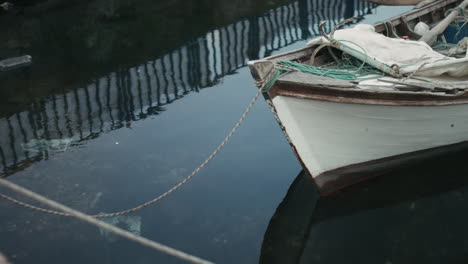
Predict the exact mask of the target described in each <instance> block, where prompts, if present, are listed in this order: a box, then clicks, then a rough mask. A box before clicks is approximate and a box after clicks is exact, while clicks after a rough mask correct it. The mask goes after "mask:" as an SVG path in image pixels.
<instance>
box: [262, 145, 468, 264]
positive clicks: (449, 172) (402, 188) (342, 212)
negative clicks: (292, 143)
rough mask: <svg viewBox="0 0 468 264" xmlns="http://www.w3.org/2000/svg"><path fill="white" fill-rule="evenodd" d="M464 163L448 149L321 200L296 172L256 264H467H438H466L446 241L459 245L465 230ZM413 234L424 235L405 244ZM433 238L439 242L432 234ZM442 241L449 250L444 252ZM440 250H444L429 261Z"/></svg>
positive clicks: (467, 151)
mask: <svg viewBox="0 0 468 264" xmlns="http://www.w3.org/2000/svg"><path fill="white" fill-rule="evenodd" d="M467 157H468V148H462V147H460V148H457V147H453V148H452V151H451V152H450V153H447V152H444V154H442V155H434V156H432V157H429V158H428V159H426V160H425V162H419V163H413V164H412V165H409V166H405V167H398V168H395V170H393V171H391V172H388V173H386V174H385V175H382V176H381V177H375V178H373V179H371V180H368V181H365V182H361V183H359V184H355V185H353V186H350V187H348V188H345V189H342V190H341V191H339V192H336V193H335V195H332V196H327V197H320V195H319V193H318V190H317V187H316V186H315V183H314V182H313V180H312V178H311V177H309V175H308V174H307V173H306V172H305V171H301V173H300V174H299V175H298V176H297V178H296V179H295V180H294V182H293V183H292V184H291V186H290V188H289V190H288V193H287V194H286V196H285V198H284V199H283V201H282V202H281V204H280V205H279V206H278V208H277V209H276V212H275V214H274V215H273V216H272V218H271V220H270V223H269V225H268V228H267V230H266V232H265V235H264V240H263V244H262V252H261V257H260V263H268V264H275V263H278V264H279V263H281V264H288V263H301V264H302V263H315V262H317V263H345V262H342V261H343V260H344V259H346V260H347V261H346V262H348V263H362V264H366V263H385V260H384V261H380V262H376V260H377V259H378V260H380V258H387V260H391V259H394V258H398V260H399V261H398V262H393V263H466V262H463V261H454V262H451V261H448V262H446V261H442V260H443V259H446V260H448V259H452V260H454V259H455V260H462V259H463V258H464V257H465V259H464V260H466V252H465V251H466V250H464V249H462V245H460V244H455V241H452V240H450V239H449V238H453V239H454V240H463V237H464V236H463V234H465V233H466V232H467V230H468V229H466V228H465V224H463V222H466V219H467V218H468V215H465V214H464V212H465V211H466V210H465V209H464V208H466V206H464V205H465V202H464V201H465V199H466V197H467V196H468V190H467V186H468V163H467V162H466V159H467ZM442 177H443V179H441V178H442ZM436 197H437V198H436ZM446 211H447V212H446ZM454 211H455V212H454ZM444 213H450V214H455V215H457V217H456V218H454V217H453V216H452V215H445V214H444ZM381 226H383V227H385V228H378V227H381ZM370 230H372V232H371V231H370ZM415 230H424V232H423V233H421V234H420V235H419V236H411V234H413V233H414V232H415ZM438 230H443V231H441V232H444V234H445V236H442V237H441V236H436V235H434V234H433V233H436V232H438ZM356 232H357V233H359V232H361V234H360V235H358V236H355V233H356ZM424 235H425V237H423V236H424ZM432 235H434V236H433V237H432ZM440 239H442V240H440ZM349 240H352V241H353V242H352V243H348V242H349ZM422 240H425V242H424V243H420V242H421V241H422ZM439 240H440V241H439ZM448 240H449V242H453V243H454V245H452V246H453V247H452V248H449V249H448V252H445V251H444V250H446V248H447V245H445V244H444V243H447V241H448ZM459 242H460V241H459ZM439 244H444V246H445V247H440V249H441V250H434V251H433V252H432V254H427V252H428V250H430V249H433V248H437V247H439V246H441V245H439ZM462 244H463V243H462ZM356 247H358V248H360V249H361V250H360V251H356ZM372 250H375V253H371V252H372ZM337 252H339V254H338V253H337ZM365 252H368V253H365ZM408 252H411V254H408ZM415 258H416V259H417V260H420V261H416V262H414V261H415V260H416V259H415ZM318 259H320V261H319V260H318ZM313 260H316V261H313Z"/></svg>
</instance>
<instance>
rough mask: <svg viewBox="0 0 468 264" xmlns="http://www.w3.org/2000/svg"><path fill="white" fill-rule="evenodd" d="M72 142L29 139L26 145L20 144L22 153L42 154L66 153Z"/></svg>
mask: <svg viewBox="0 0 468 264" xmlns="http://www.w3.org/2000/svg"><path fill="white" fill-rule="evenodd" d="M71 142H72V140H71V139H70V138H65V139H49V140H47V139H31V140H30V141H29V142H28V143H23V144H21V147H22V148H23V150H24V151H29V152H43V151H46V150H57V151H66V150H67V148H68V147H69V146H70V143H71Z"/></svg>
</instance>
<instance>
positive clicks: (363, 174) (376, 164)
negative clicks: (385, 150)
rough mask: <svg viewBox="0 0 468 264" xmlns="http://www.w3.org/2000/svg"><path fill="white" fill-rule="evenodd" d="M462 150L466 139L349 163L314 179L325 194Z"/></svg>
mask: <svg viewBox="0 0 468 264" xmlns="http://www.w3.org/2000/svg"><path fill="white" fill-rule="evenodd" d="M464 150H468V141H464V142H460V143H456V144H451V145H447V146H441V147H436V148H431V149H426V150H420V151H415V152H411V153H405V154H401V155H396V156H392V157H386V158H382V159H377V160H371V161H368V162H363V163H359V164H353V165H349V166H346V167H342V168H339V169H335V170H331V171H327V172H324V173H322V174H320V175H318V176H316V177H314V180H315V184H316V185H317V188H318V190H319V191H320V193H321V194H322V195H324V196H327V195H331V194H333V193H335V192H337V191H339V190H340V189H343V188H346V187H348V186H351V185H353V184H356V183H358V182H361V181H364V180H366V179H369V178H372V177H377V176H380V175H384V174H388V173H390V172H392V171H394V170H401V169H404V168H406V167H410V166H413V165H415V164H419V163H424V162H427V161H430V160H434V161H436V160H437V158H440V157H444V156H446V155H450V154H453V153H458V152H461V151H464Z"/></svg>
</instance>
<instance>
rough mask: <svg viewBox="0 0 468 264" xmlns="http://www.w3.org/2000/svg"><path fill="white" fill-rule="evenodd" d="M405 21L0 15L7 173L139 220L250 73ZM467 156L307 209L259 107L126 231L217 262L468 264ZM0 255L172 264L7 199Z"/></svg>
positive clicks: (244, 4)
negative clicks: (319, 38) (322, 35)
mask: <svg viewBox="0 0 468 264" xmlns="http://www.w3.org/2000/svg"><path fill="white" fill-rule="evenodd" d="M18 3H24V4H26V3H27V1H23V2H18ZM408 9H409V8H402V7H377V6H375V5H372V4H365V3H362V2H359V1H353V0H349V1H345V0H330V1H329V0H300V1H247V0H244V1H214V0H213V1H209V0H205V1H165V2H164V3H162V2H161V3H159V1H147V0H133V1H131V0H126V1H124V0H121V1H111V0H109V1H108V0H95V1H67V2H63V1H53V0H49V1H38V4H35V5H25V6H22V7H16V8H15V9H13V10H12V11H10V12H5V13H2V14H0V24H1V25H2V27H1V29H0V31H1V32H0V33H1V34H0V58H7V57H12V56H19V55H23V54H30V55H32V57H33V61H34V63H33V65H32V66H31V67H29V68H24V69H17V70H14V71H9V72H0V87H1V88H0V136H1V137H0V161H1V163H0V170H1V173H2V174H1V175H2V176H3V177H8V179H9V180H11V181H14V182H16V183H18V184H21V185H23V186H26V187H28V188H31V189H32V190H34V191H37V192H39V193H41V194H44V195H46V196H48V197H50V198H52V199H55V200H57V201H60V202H62V203H64V204H66V205H69V206H71V207H73V208H76V209H79V210H82V211H84V212H87V213H90V214H96V213H101V212H113V211H118V210H122V209H127V208H130V207H133V206H136V205H138V204H140V203H142V202H144V201H147V200H149V199H152V198H154V197H156V196H158V195H159V194H161V193H163V192H164V191H166V190H167V189H169V188H171V187H172V186H173V185H175V184H176V183H178V182H179V181H180V180H182V179H183V178H184V177H186V176H187V175H188V174H189V173H190V172H191V171H192V170H193V169H195V168H196V167H197V166H198V165H199V164H200V163H201V162H203V160H204V159H205V158H206V157H207V156H208V155H209V154H210V153H211V151H213V150H214V148H216V147H217V145H218V144H219V143H220V142H221V141H222V139H223V138H224V137H225V136H226V134H227V133H228V132H229V130H230V129H231V128H232V127H233V125H234V124H235V122H236V121H237V120H238V118H239V117H240V115H241V113H242V111H243V110H244V109H245V107H246V106H247V104H248V103H249V102H250V100H251V98H252V97H253V96H254V94H255V92H256V90H255V88H254V85H253V82H252V80H251V77H250V74H249V72H248V70H247V68H246V62H247V61H248V60H249V59H256V58H260V57H264V56H267V55H271V54H274V53H278V52H284V51H287V50H292V49H295V48H299V47H303V46H304V45H305V42H306V40H307V39H310V38H311V37H313V36H315V35H316V34H317V24H318V23H319V22H320V21H321V20H324V19H327V20H330V21H332V22H333V23H336V22H338V21H341V20H343V19H344V18H347V17H350V16H362V17H363V21H362V22H366V23H375V22H377V21H379V20H384V19H386V18H388V17H391V16H394V15H397V14H399V13H401V12H403V11H405V10H408ZM466 157H468V153H467V152H466V151H465V152H460V153H456V154H453V155H451V156H447V157H444V158H443V159H441V160H435V161H430V162H428V163H425V164H421V165H420V166H415V167H411V168H408V169H406V170H402V171H399V172H395V173H393V174H390V175H386V176H384V177H380V178H379V179H376V180H373V181H370V182H368V183H365V184H363V185H360V186H357V187H355V188H351V189H350V190H347V191H345V192H343V193H341V194H339V195H338V196H336V197H333V198H327V199H318V195H317V192H316V190H315V188H314V187H313V186H312V185H311V183H310V179H308V178H307V177H305V176H304V175H303V173H301V168H300V165H299V163H298V162H297V160H296V159H295V157H294V155H293V152H292V151H291V150H290V147H289V145H288V144H287V142H286V140H285V139H284V137H283V135H282V132H281V130H280V129H279V127H278V125H277V124H276V121H275V120H274V118H273V116H272V115H271V113H270V112H269V110H268V109H267V107H266V105H265V103H264V102H263V101H259V102H258V103H257V104H256V105H255V106H254V108H253V110H252V112H251V113H250V115H249V116H248V118H247V119H246V121H245V123H244V124H243V125H242V127H241V128H240V130H239V131H238V133H237V134H236V135H235V136H234V137H233V138H232V140H231V141H230V142H229V144H228V145H227V146H226V147H225V149H223V151H222V152H221V153H220V154H219V155H218V156H216V158H215V159H214V160H213V162H212V163H210V164H209V165H208V166H207V167H206V168H205V169H204V170H203V171H202V172H201V173H200V174H198V175H197V176H196V177H195V178H193V180H192V181H190V182H189V183H188V184H187V185H185V186H184V187H182V188H181V189H180V190H178V191H177V192H175V193H173V194H172V195H170V196H169V197H167V198H165V199H163V200H162V201H160V202H159V203H157V204H155V205H153V206H151V207H148V208H145V209H143V210H141V211H138V212H136V213H134V214H132V215H131V217H127V218H120V226H122V227H127V228H128V227H129V225H131V224H133V228H136V229H135V230H137V231H139V232H140V233H141V234H142V235H143V236H145V237H148V238H150V239H153V240H156V241H159V242H161V243H163V244H167V245H169V246H172V247H175V248H178V249H180V250H183V251H186V252H188V253H192V254H195V255H197V256H200V257H202V258H206V259H208V260H211V261H214V262H219V263H257V262H259V261H260V262H262V263H383V264H385V263H466V262H467V261H468V239H467V235H468V227H467V225H466V223H468V221H467V220H468V214H467V213H466V212H467V210H468V206H467V204H466V201H467V198H468V188H466V183H467V181H468V180H466V179H464V178H466V177H463V176H467V172H468V166H467V165H466V162H465V158H466ZM298 174H299V176H298ZM408 179H409V180H408ZM421 179H424V180H425V181H421ZM440 179H443V182H444V183H445V184H441V183H440ZM421 182H424V184H423V183H421ZM288 190H289V191H288ZM0 192H1V193H5V194H11V193H10V192H8V191H7V190H4V189H1V190H0ZM13 196H15V195H13ZM15 197H17V196H15ZM283 199H284V200H283ZM125 223H127V224H125ZM0 251H1V252H4V253H5V254H6V255H7V256H8V257H9V258H10V259H11V261H12V262H13V263H180V262H181V261H179V260H177V259H175V258H173V257H169V256H166V255H164V254H161V253H158V252H154V251H151V250H149V249H146V248H143V247H142V246H139V245H136V244H134V243H132V242H128V241H125V240H123V239H119V238H116V237H112V236H108V235H107V234H105V233H102V232H100V231H99V230H98V229H96V228H94V227H92V226H89V225H87V224H83V223H81V222H78V221H76V220H73V219H69V218H63V217H58V216H50V215H44V214H42V213H38V212H34V211H31V210H28V209H24V208H20V207H17V206H15V205H13V204H11V203H9V202H7V201H4V200H0Z"/></svg>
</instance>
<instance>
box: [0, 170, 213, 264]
mask: <svg viewBox="0 0 468 264" xmlns="http://www.w3.org/2000/svg"><path fill="white" fill-rule="evenodd" d="M0 185H1V186H3V187H5V188H8V189H10V190H12V191H14V192H16V193H19V194H21V195H24V196H26V197H29V198H31V199H33V200H35V201H37V202H40V203H43V204H45V205H47V206H49V207H51V208H54V209H56V210H60V211H62V212H63V213H66V214H67V215H68V216H72V217H75V218H77V219H79V220H82V221H84V222H87V223H89V224H92V225H94V226H97V227H99V228H102V229H105V230H107V231H109V232H111V233H113V234H116V235H119V236H121V237H124V238H126V239H128V240H132V241H134V242H137V243H139V244H141V245H143V246H146V247H149V248H152V249H154V250H158V251H161V252H163V253H166V254H168V255H172V256H174V257H177V258H179V259H183V260H185V261H188V262H191V263H197V264H198V263H200V264H208V263H212V262H210V261H207V260H204V259H201V258H199V257H196V256H193V255H190V254H188V253H185V252H182V251H180V250H177V249H174V248H171V247H168V246H165V245H163V244H161V243H158V242H155V241H153V240H150V239H147V238H145V237H142V236H138V235H135V234H133V233H131V232H128V231H126V230H123V229H121V228H118V227H116V226H113V225H111V224H108V223H106V222H103V221H100V220H97V219H95V218H94V217H92V216H91V215H87V214H84V213H82V212H80V211H77V210H75V209H72V208H70V207H67V206H65V205H63V204H60V203H58V202H55V201H53V200H50V199H48V198H46V197H44V196H42V195H40V194H37V193H34V192H32V191H30V190H28V189H26V188H24V187H21V186H19V185H17V184H14V183H12V182H10V181H7V180H5V179H2V178H0Z"/></svg>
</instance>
